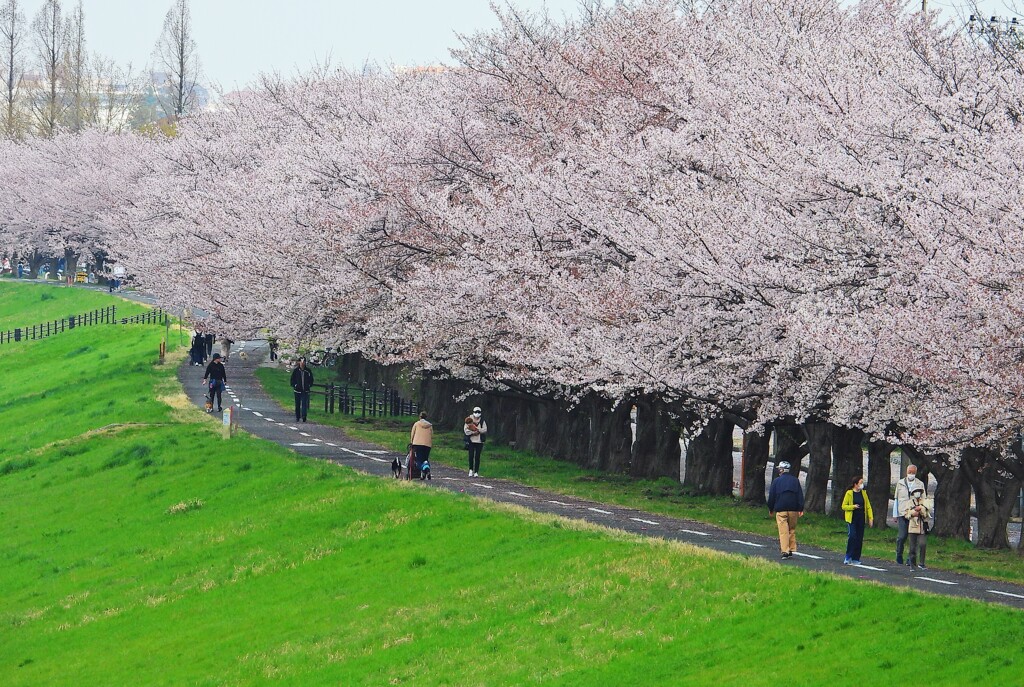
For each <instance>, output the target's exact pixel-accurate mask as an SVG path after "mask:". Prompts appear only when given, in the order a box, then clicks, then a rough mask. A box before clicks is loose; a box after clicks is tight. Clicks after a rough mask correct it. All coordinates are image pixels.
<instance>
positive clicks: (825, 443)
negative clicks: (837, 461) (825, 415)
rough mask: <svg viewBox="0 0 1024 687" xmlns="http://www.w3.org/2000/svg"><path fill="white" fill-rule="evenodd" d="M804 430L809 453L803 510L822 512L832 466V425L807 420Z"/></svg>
mask: <svg viewBox="0 0 1024 687" xmlns="http://www.w3.org/2000/svg"><path fill="white" fill-rule="evenodd" d="M804 432H806V433H807V448H808V454H809V459H808V467H807V488H806V493H805V496H804V501H805V504H806V505H805V506H804V510H806V511H807V512H808V513H824V512H825V497H826V495H827V494H828V479H829V471H830V469H831V467H832V425H830V424H828V423H827V422H808V423H807V424H805V425H804Z"/></svg>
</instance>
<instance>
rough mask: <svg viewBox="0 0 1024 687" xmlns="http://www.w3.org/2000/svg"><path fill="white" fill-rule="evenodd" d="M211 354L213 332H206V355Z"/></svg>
mask: <svg viewBox="0 0 1024 687" xmlns="http://www.w3.org/2000/svg"><path fill="white" fill-rule="evenodd" d="M211 355H213V332H206V357H207V358H209V357H210V356H211Z"/></svg>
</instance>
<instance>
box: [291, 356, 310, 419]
mask: <svg viewBox="0 0 1024 687" xmlns="http://www.w3.org/2000/svg"><path fill="white" fill-rule="evenodd" d="M312 388H313V373H312V372H310V371H309V368H307V367H306V359H305V358H299V366H298V367H296V368H295V369H294V370H292V390H293V391H294V392H295V421H296V422H298V421H299V420H302V422H305V421H306V413H307V412H309V390H310V389H312Z"/></svg>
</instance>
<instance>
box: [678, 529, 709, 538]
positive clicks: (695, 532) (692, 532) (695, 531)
mask: <svg viewBox="0 0 1024 687" xmlns="http://www.w3.org/2000/svg"><path fill="white" fill-rule="evenodd" d="M679 531H680V532H686V533H687V534H696V535H699V536H701V537H710V536H711V535H710V534H709V533H707V532H698V531H697V530H679Z"/></svg>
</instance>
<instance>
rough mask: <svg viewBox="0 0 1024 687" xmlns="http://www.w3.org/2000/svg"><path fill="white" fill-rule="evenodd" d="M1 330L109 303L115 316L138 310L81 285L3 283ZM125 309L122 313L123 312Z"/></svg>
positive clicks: (76, 312)
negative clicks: (115, 313)
mask: <svg viewBox="0 0 1024 687" xmlns="http://www.w3.org/2000/svg"><path fill="white" fill-rule="evenodd" d="M2 293H3V302H2V303H0V329H12V328H14V327H25V326H31V325H34V324H40V323H43V322H46V321H48V320H49V321H52V320H59V319H62V318H65V317H68V316H70V315H82V314H84V313H87V312H89V311H90V310H95V309H97V308H105V307H107V306H108V305H116V306H117V307H118V316H119V317H125V316H127V315H133V314H135V313H137V312H140V310H139V309H138V306H135V305H132V304H130V303H128V302H126V301H122V300H120V299H112V298H110V296H108V295H107V294H104V293H102V292H101V291H98V290H94V289H86V288H82V287H73V288H66V287H64V286H62V285H61V284H59V283H58V282H40V283H33V282H31V281H30V282H19V281H17V280H16V281H13V282H11V281H4V282H3V291H2ZM122 309H124V312H122Z"/></svg>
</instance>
